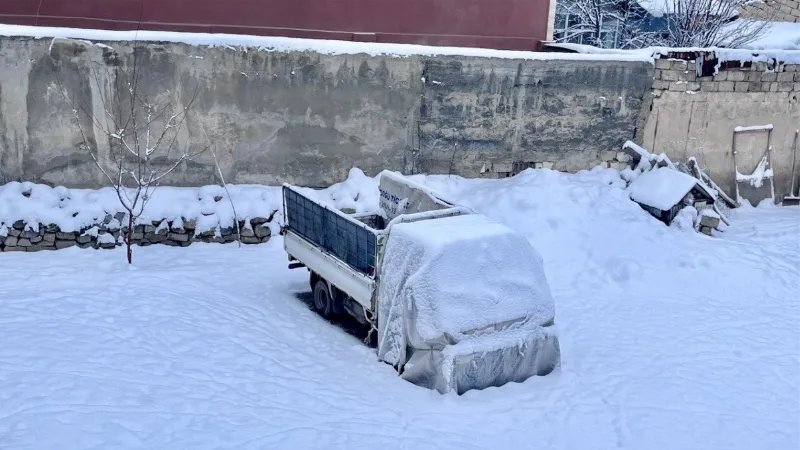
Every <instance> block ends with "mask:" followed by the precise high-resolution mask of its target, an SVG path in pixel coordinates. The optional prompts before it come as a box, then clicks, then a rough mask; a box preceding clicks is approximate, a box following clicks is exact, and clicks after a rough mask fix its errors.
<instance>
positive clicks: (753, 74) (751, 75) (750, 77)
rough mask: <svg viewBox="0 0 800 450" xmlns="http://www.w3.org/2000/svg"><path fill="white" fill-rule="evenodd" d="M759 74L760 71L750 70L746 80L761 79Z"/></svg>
mask: <svg viewBox="0 0 800 450" xmlns="http://www.w3.org/2000/svg"><path fill="white" fill-rule="evenodd" d="M761 75H763V74H762V73H760V72H756V71H753V72H750V73H748V74H747V77H746V81H761Z"/></svg>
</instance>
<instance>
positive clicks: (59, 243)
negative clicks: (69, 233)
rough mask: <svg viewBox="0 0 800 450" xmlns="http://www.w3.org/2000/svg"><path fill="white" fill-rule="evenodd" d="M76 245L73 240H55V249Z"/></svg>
mask: <svg viewBox="0 0 800 450" xmlns="http://www.w3.org/2000/svg"><path fill="white" fill-rule="evenodd" d="M75 245H77V242H75V241H56V249H58V250H61V249H63V248H67V247H73V246H75Z"/></svg>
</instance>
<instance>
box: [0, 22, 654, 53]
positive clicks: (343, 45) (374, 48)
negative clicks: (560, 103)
mask: <svg viewBox="0 0 800 450" xmlns="http://www.w3.org/2000/svg"><path fill="white" fill-rule="evenodd" d="M0 36H29V37H33V38H37V39H46V38H69V39H78V40H85V41H105V42H114V41H139V42H178V43H185V44H190V45H203V46H219V47H223V48H229V49H231V50H235V48H234V47H240V46H241V47H254V48H257V49H258V51H267V52H288V51H299V52H303V51H313V52H317V53H322V54H330V55H357V54H367V55H373V56H378V55H392V56H414V55H420V56H436V55H443V56H444V55H460V56H474V57H484V58H507V59H523V60H548V59H560V60H587V59H588V60H606V61H643V60H646V58H645V59H643V56H642V55H640V54H633V53H619V54H613V55H605V54H603V55H594V56H589V57H587V56H586V55H575V54H567V53H542V52H529V51H511V50H495V49H487V48H468V47H435V46H427V45H412V44H388V43H375V42H350V41H335V40H327V39H300V38H288V37H275V36H252V35H241V34H222V33H219V34H218V33H214V34H209V33H178V32H171V31H147V30H139V31H135V30H134V31H108V30H92V29H80V28H57V27H35V26H23V25H3V24H0ZM104 46H106V47H107V45H104Z"/></svg>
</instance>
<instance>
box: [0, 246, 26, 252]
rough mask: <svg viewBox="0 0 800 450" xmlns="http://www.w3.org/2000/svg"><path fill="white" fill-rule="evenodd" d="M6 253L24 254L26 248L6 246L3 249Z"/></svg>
mask: <svg viewBox="0 0 800 450" xmlns="http://www.w3.org/2000/svg"><path fill="white" fill-rule="evenodd" d="M3 251H4V252H24V251H25V247H9V246H8V245H6V246H5V248H4V249H3Z"/></svg>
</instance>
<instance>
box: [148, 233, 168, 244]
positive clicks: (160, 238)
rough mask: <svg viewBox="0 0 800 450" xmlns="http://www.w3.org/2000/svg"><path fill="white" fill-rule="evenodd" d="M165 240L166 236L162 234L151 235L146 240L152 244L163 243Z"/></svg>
mask: <svg viewBox="0 0 800 450" xmlns="http://www.w3.org/2000/svg"><path fill="white" fill-rule="evenodd" d="M166 239H167V236H166V235H164V234H155V233H154V234H152V235H149V236H148V237H147V240H148V241H150V242H152V243H158V242H164V241H165V240H166Z"/></svg>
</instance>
